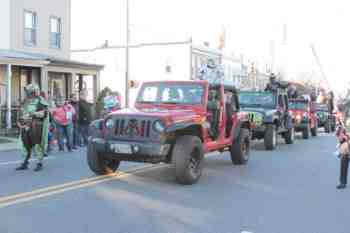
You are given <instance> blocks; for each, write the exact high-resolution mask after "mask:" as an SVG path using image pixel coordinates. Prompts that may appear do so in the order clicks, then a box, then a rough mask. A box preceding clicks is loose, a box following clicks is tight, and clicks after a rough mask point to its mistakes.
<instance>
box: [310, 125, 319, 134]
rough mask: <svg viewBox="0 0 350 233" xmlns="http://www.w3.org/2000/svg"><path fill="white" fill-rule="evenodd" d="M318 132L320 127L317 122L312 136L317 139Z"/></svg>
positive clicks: (312, 130)
mask: <svg viewBox="0 0 350 233" xmlns="http://www.w3.org/2000/svg"><path fill="white" fill-rule="evenodd" d="M317 131H318V125H317V122H316V123H315V127H314V128H312V129H311V135H312V136H313V137H316V136H317Z"/></svg>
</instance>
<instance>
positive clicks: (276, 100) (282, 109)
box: [239, 88, 294, 150]
mask: <svg viewBox="0 0 350 233" xmlns="http://www.w3.org/2000/svg"><path fill="white" fill-rule="evenodd" d="M239 102H240V107H241V111H244V112H247V113H248V116H249V120H250V122H251V125H252V139H264V144H265V148H266V150H274V149H275V148H276V145H277V135H278V134H280V135H282V137H283V138H284V139H285V142H286V143H287V144H293V142H294V127H293V122H292V117H291V115H290V113H289V111H288V95H287V91H286V90H285V88H278V89H276V90H272V91H242V92H240V95H239Z"/></svg>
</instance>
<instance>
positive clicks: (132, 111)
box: [110, 108, 199, 122]
mask: <svg viewBox="0 0 350 233" xmlns="http://www.w3.org/2000/svg"><path fill="white" fill-rule="evenodd" d="M110 116H128V117H130V116H133V117H151V118H159V119H162V120H165V121H166V122H169V121H171V122H184V121H190V120H193V119H195V118H198V117H199V114H198V113H196V112H195V111H193V110H190V109H181V110H180V109H164V108H141V109H138V108H125V109H121V110H118V111H116V112H113V113H111V114H110Z"/></svg>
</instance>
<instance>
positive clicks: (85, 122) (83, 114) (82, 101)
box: [78, 92, 92, 145]
mask: <svg viewBox="0 0 350 233" xmlns="http://www.w3.org/2000/svg"><path fill="white" fill-rule="evenodd" d="M91 107H92V106H91V104H90V103H89V102H87V100H86V95H85V93H83V92H81V93H80V98H79V117H78V124H79V131H80V134H81V136H82V140H83V144H84V145H87V143H88V137H89V125H90V123H91V121H92V113H91Z"/></svg>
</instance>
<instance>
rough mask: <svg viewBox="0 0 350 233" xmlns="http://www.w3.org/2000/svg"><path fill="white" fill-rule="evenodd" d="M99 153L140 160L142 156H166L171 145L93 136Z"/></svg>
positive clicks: (94, 144)
mask: <svg viewBox="0 0 350 233" xmlns="http://www.w3.org/2000/svg"><path fill="white" fill-rule="evenodd" d="M90 143H92V144H93V146H94V148H95V150H96V151H97V153H101V154H104V155H106V156H108V157H112V158H114V159H119V158H120V159H121V160H124V159H123V158H126V159H125V160H133V159H132V158H134V159H135V160H138V157H140V158H146V157H147V158H164V157H165V156H166V155H168V153H169V151H170V148H171V145H170V144H162V143H155V142H149V141H147V142H136V141H135V142H134V141H120V140H105V139H103V138H91V139H90Z"/></svg>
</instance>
